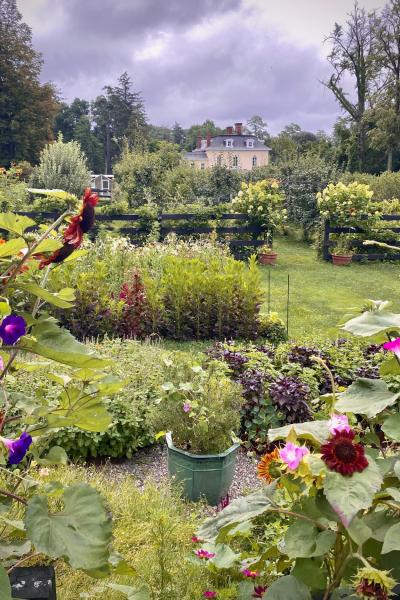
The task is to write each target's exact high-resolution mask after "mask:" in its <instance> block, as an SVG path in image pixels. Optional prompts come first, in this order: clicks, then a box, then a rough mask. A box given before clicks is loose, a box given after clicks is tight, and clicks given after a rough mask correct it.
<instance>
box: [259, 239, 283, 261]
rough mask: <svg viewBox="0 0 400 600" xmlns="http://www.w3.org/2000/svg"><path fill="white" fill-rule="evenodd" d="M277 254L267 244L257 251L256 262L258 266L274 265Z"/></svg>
mask: <svg viewBox="0 0 400 600" xmlns="http://www.w3.org/2000/svg"><path fill="white" fill-rule="evenodd" d="M277 258H278V253H277V252H275V251H274V250H273V248H272V246H270V245H269V244H264V245H263V246H260V247H259V249H258V262H259V263H260V265H274V264H275V263H276V261H277Z"/></svg>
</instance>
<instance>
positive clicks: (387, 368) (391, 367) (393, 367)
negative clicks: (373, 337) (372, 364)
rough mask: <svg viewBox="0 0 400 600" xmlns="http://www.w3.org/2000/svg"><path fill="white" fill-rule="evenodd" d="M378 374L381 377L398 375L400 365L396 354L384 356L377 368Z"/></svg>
mask: <svg viewBox="0 0 400 600" xmlns="http://www.w3.org/2000/svg"><path fill="white" fill-rule="evenodd" d="M379 374H380V376H381V377H386V376H387V375H400V365H399V361H398V358H397V356H390V357H389V358H386V359H385V360H384V362H383V363H382V364H381V366H380V368H379Z"/></svg>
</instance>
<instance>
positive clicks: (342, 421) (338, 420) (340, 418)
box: [329, 415, 351, 435]
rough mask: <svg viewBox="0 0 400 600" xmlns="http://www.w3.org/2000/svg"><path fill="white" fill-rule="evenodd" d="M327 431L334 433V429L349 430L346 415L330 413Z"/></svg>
mask: <svg viewBox="0 0 400 600" xmlns="http://www.w3.org/2000/svg"><path fill="white" fill-rule="evenodd" d="M329 431H330V432H331V433H332V434H333V435H334V434H335V432H336V431H339V432H342V431H351V427H350V425H349V420H348V418H347V417H346V415H332V416H331V418H330V420H329Z"/></svg>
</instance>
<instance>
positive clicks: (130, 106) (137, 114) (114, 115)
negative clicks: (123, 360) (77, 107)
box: [92, 73, 147, 173]
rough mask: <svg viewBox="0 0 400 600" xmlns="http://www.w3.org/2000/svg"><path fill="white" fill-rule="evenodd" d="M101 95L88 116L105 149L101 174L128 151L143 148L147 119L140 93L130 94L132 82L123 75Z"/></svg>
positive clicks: (108, 169) (107, 171) (108, 171)
mask: <svg viewBox="0 0 400 600" xmlns="http://www.w3.org/2000/svg"><path fill="white" fill-rule="evenodd" d="M104 92H105V93H104V94H102V95H101V96H98V97H97V98H96V100H95V101H94V102H93V103H92V114H93V119H94V121H95V124H96V128H95V130H96V131H97V133H98V135H99V137H100V139H101V141H102V142H103V144H104V148H105V170H106V173H111V169H112V163H113V161H115V160H116V159H118V157H119V156H120V155H121V152H122V149H123V147H124V146H125V145H127V146H128V148H137V147H143V145H144V144H145V142H146V140H147V117H146V112H145V109H144V103H143V99H142V96H141V94H140V92H134V91H132V82H131V79H130V77H129V75H128V74H127V73H123V74H122V75H121V76H120V77H119V79H118V85H117V86H115V87H112V86H106V87H105V88H104Z"/></svg>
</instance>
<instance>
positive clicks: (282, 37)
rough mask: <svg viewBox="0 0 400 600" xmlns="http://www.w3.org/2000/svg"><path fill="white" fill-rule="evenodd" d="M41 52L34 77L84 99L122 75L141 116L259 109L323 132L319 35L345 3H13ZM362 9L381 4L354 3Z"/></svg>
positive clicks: (241, 117)
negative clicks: (39, 73)
mask: <svg viewBox="0 0 400 600" xmlns="http://www.w3.org/2000/svg"><path fill="white" fill-rule="evenodd" d="M17 4H18V6H19V9H20V11H21V12H22V14H23V17H24V20H25V21H26V22H27V23H28V24H29V25H30V26H31V27H32V30H33V42H34V46H35V48H37V49H38V50H40V51H41V52H42V53H43V58H44V68H43V81H48V80H51V81H53V82H54V83H55V84H56V85H57V87H58V88H59V89H60V91H61V93H62V96H63V97H64V98H65V99H66V100H68V101H70V100H72V99H73V98H74V97H76V96H78V97H80V98H86V99H88V100H90V99H92V98H94V97H95V96H96V95H97V94H98V93H99V92H100V91H101V88H102V87H103V86H104V85H106V84H113V83H115V81H116V79H117V78H118V76H119V75H120V74H121V73H122V72H123V71H128V73H129V74H130V76H131V77H132V79H133V82H134V88H135V90H140V91H141V92H142V94H143V97H144V101H145V105H146V109H147V113H148V116H149V119H150V122H151V123H153V124H157V125H172V124H173V123H174V121H178V122H179V123H180V124H181V125H183V126H188V125H191V124H193V123H199V122H203V121H204V120H205V119H213V120H214V121H215V122H216V123H217V125H220V126H222V127H225V126H226V125H229V124H231V123H233V122H234V121H246V119H247V118H249V117H250V116H252V115H254V114H258V115H261V116H262V117H263V118H264V119H265V120H266V121H267V123H268V125H269V129H270V131H271V132H273V133H276V132H277V131H279V130H280V129H281V128H282V127H283V126H284V125H286V124H288V123H291V122H296V123H299V124H300V125H301V126H302V127H303V128H305V129H309V130H311V131H316V130H318V129H325V130H330V129H331V126H332V124H333V122H334V121H335V119H336V118H337V116H338V115H339V114H340V110H339V108H338V105H337V104H336V102H335V100H334V99H333V96H332V94H331V92H329V91H328V90H327V89H326V88H324V86H323V85H322V84H321V83H320V81H321V80H324V79H325V78H326V77H327V76H328V75H329V66H328V64H327V61H326V55H327V54H328V53H329V45H328V44H327V43H324V38H325V37H326V35H327V34H328V33H329V32H330V30H331V29H332V27H333V24H334V22H335V21H337V22H339V23H343V22H344V21H345V19H346V13H348V12H349V11H350V10H351V8H352V4H353V2H352V0H17ZM360 4H361V6H364V7H365V8H367V9H373V8H380V7H381V6H383V5H384V4H385V0H360Z"/></svg>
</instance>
